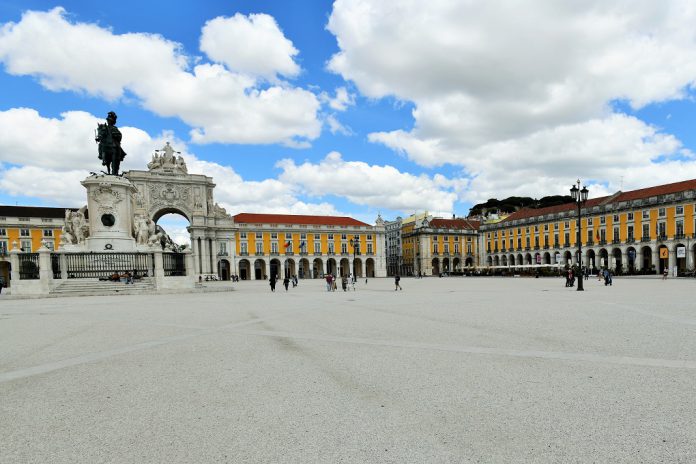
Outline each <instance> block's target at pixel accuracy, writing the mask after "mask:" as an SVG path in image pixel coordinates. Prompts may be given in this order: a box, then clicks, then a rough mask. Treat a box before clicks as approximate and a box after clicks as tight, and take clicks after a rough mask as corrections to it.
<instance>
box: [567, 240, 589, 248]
mask: <svg viewBox="0 0 696 464" xmlns="http://www.w3.org/2000/svg"><path fill="white" fill-rule="evenodd" d="M587 243H588V244H590V245H591V244H592V240H590V241H589V242H587ZM563 248H570V243H568V242H566V243H564V244H563Z"/></svg>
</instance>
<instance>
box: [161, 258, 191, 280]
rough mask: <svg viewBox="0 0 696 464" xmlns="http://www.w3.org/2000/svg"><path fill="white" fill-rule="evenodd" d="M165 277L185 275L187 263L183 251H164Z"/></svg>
mask: <svg viewBox="0 0 696 464" xmlns="http://www.w3.org/2000/svg"><path fill="white" fill-rule="evenodd" d="M162 261H163V265H164V275H165V277H170V276H185V275H186V264H185V263H184V255H183V254H181V253H162Z"/></svg>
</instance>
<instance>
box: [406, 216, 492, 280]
mask: <svg viewBox="0 0 696 464" xmlns="http://www.w3.org/2000/svg"><path fill="white" fill-rule="evenodd" d="M479 225H480V224H479V222H477V221H473V220H469V219H462V218H459V219H442V218H433V217H424V218H419V219H416V220H414V221H408V222H405V223H404V224H403V226H402V228H401V236H402V253H403V272H404V273H405V274H406V275H414V276H418V275H420V276H429V275H440V274H449V273H459V272H465V271H466V270H467V269H472V268H474V267H476V266H477V265H478V256H479V240H478V228H479Z"/></svg>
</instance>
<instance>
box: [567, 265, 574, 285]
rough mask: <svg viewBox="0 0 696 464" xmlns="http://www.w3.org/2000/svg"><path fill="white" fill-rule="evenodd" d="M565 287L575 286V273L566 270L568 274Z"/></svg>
mask: <svg viewBox="0 0 696 464" xmlns="http://www.w3.org/2000/svg"><path fill="white" fill-rule="evenodd" d="M565 286H566V287H574V286H575V273H574V272H573V270H572V269H568V272H567V273H566V281H565Z"/></svg>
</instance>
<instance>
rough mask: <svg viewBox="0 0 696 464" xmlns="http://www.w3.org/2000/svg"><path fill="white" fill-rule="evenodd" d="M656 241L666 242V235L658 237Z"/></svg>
mask: <svg viewBox="0 0 696 464" xmlns="http://www.w3.org/2000/svg"><path fill="white" fill-rule="evenodd" d="M657 239H658V240H661V241H665V240H667V236H666V235H658V236H657Z"/></svg>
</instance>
